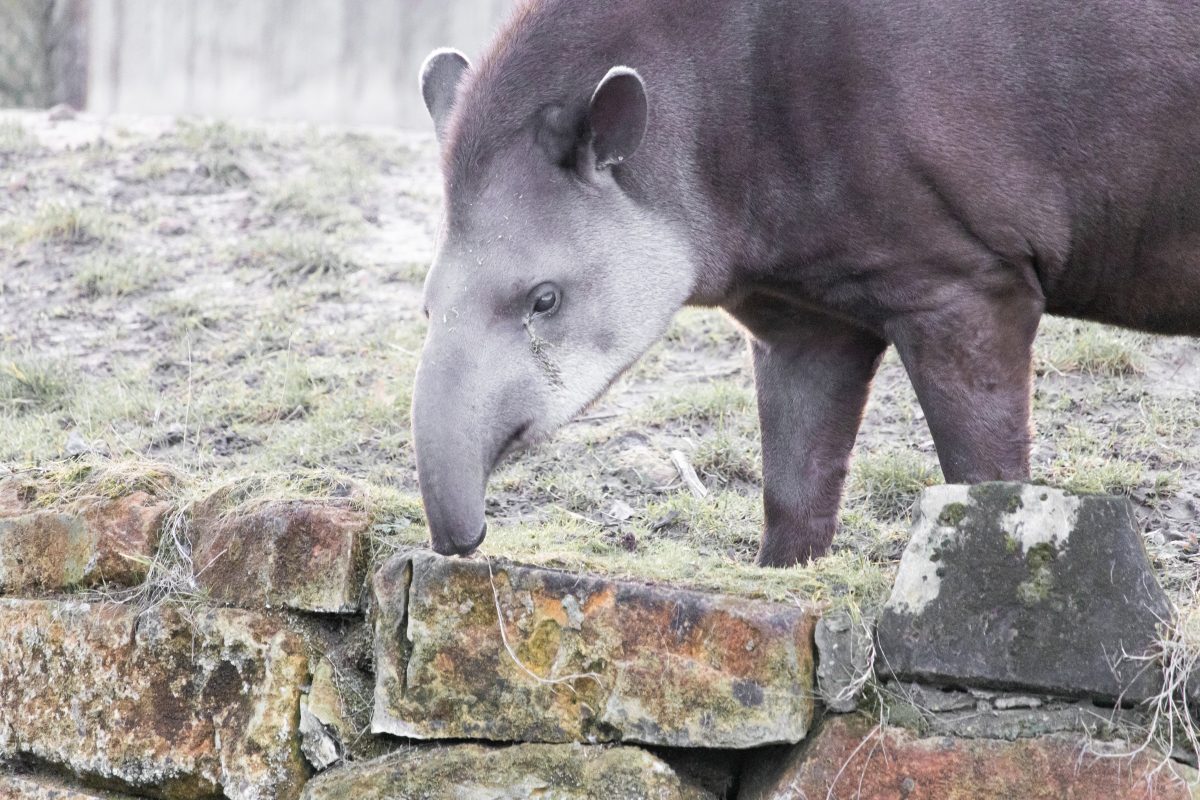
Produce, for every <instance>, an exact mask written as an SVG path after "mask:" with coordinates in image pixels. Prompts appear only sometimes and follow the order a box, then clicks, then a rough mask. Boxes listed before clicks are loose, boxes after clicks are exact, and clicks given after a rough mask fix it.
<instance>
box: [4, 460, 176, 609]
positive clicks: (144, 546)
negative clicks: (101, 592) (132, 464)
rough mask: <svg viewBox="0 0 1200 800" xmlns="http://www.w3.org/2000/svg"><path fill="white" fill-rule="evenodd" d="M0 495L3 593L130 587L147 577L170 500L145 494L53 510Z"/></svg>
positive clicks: (12, 489)
mask: <svg viewBox="0 0 1200 800" xmlns="http://www.w3.org/2000/svg"><path fill="white" fill-rule="evenodd" d="M16 487H17V485H16V484H15V483H13V482H9V483H8V484H7V488H5V489H4V491H3V492H2V493H0V594H16V593H19V592H30V591H60V590H63V589H70V588H86V587H91V586H97V585H99V584H107V585H109V586H132V585H136V584H137V583H139V582H141V581H142V580H143V579H144V578H145V576H146V570H147V564H148V562H149V560H150V559H151V558H152V557H153V555H154V550H155V548H156V547H157V546H158V538H159V531H160V529H161V528H162V522H163V518H164V516H165V515H166V512H167V509H168V504H167V503H165V502H162V501H160V500H156V499H155V498H153V497H151V496H150V495H148V494H146V493H145V492H134V493H132V494H130V495H128V496H126V497H121V498H118V499H115V500H111V499H104V498H92V499H87V500H81V501H79V502H76V503H72V504H70V505H67V506H64V507H62V508H54V509H40V510H35V509H33V508H31V507H30V506H29V505H28V504H26V503H24V502H22V498H21V495H20V494H19V492H18V490H17V488H16Z"/></svg>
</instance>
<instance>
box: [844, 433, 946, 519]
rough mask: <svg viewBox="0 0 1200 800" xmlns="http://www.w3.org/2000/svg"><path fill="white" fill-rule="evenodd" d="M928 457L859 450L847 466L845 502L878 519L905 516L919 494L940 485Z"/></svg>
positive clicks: (938, 471) (898, 451) (938, 475)
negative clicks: (864, 510)
mask: <svg viewBox="0 0 1200 800" xmlns="http://www.w3.org/2000/svg"><path fill="white" fill-rule="evenodd" d="M941 481H942V475H941V470H939V469H938V468H937V466H935V464H934V462H933V461H932V459H931V458H929V457H926V456H923V455H922V454H920V453H915V452H913V451H911V450H883V451H876V452H864V451H861V450H860V451H859V452H857V453H856V454H855V458H854V462H853V464H852V465H851V470H850V480H849V487H848V491H847V495H848V500H849V501H850V502H853V503H855V504H857V505H859V506H860V507H861V508H863V509H866V510H867V511H868V512H869V513H871V514H872V515H874V516H876V517H878V518H879V519H882V520H897V519H901V518H903V517H906V516H907V515H908V514H909V513H910V512H911V511H912V507H913V504H914V503H915V502H916V500H917V498H918V497H919V496H920V494H921V492H922V491H924V490H925V489H926V488H928V487H930V486H934V485H936V484H938V483H941Z"/></svg>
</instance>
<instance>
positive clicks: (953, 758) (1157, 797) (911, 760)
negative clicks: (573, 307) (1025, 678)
mask: <svg viewBox="0 0 1200 800" xmlns="http://www.w3.org/2000/svg"><path fill="white" fill-rule="evenodd" d="M877 723H878V721H877V720H875V719H868V718H865V717H862V716H841V717H831V718H829V719H828V720H827V721H826V722H825V724H823V725H822V726H821V728H820V729H819V730H818V731H817V732H816V733H815V734H814V735H813V738H812V740H811V741H810V742H807V743H805V744H804V745H801V746H800V747H796V748H792V749H791V750H790V752H787V753H786V754H784V755H783V757H782V758H780V757H779V755H778V754H775V755H773V756H771V757H768V758H764V759H763V760H761V761H759V762H757V763H754V764H751V765H749V767H748V768H747V769H746V770H744V771H743V788H742V791H741V793H740V794H739V796H738V797H739V800H807V799H808V798H826V799H827V800H840V799H841V798H845V799H846V800H850V798H853V799H854V800H897V798H904V799H905V800H980V798H1020V800H1069V799H1070V798H1107V800H1192V798H1193V792H1194V791H1196V790H1197V789H1200V783H1197V774H1196V771H1195V770H1194V769H1191V768H1190V767H1186V766H1184V765H1182V764H1178V763H1175V762H1170V761H1165V760H1164V759H1163V757H1162V756H1161V755H1158V754H1155V753H1153V752H1151V751H1144V752H1141V753H1139V754H1137V755H1125V754H1126V753H1130V752H1132V751H1133V750H1134V749H1135V746H1134V745H1129V744H1127V743H1124V742H1115V743H1104V742H1091V743H1089V742H1087V741H1086V740H1085V739H1081V738H1080V737H1078V736H1061V735H1054V736H1043V737H1039V738H1035V739H1020V740H1018V741H1015V742H1008V741H998V740H994V739H958V738H953V737H946V736H935V737H930V738H920V737H918V736H917V735H915V734H913V733H911V732H910V731H907V730H905V729H903V728H893V727H889V728H882V729H881V728H879V727H878V724H877Z"/></svg>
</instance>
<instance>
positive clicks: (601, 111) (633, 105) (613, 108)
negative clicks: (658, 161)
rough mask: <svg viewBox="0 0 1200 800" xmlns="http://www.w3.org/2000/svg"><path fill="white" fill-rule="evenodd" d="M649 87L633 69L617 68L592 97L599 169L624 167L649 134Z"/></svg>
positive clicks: (591, 122) (590, 114) (590, 117)
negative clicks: (623, 162)
mask: <svg viewBox="0 0 1200 800" xmlns="http://www.w3.org/2000/svg"><path fill="white" fill-rule="evenodd" d="M647 114H648V106H647V103H646V85H645V84H644V83H642V77H641V76H640V75H638V74H637V72H636V71H635V70H632V69H630V68H629V67H613V68H612V69H610V70H609V71H608V74H607V75H605V76H604V80H602V81H600V85H599V86H597V87H596V91H595V93H594V94H593V95H592V104H591V108H590V109H589V110H588V123H589V125H590V127H591V129H592V149H593V150H594V151H595V154H596V169H606V168H607V167H611V166H612V165H613V164H620V163H621V162H622V161H624V160H625V159H627V158H629V157H630V156H631V155H633V154H634V151H636V150H637V149H638V145H640V144H641V143H642V136H644V135H645V133H646V119H647Z"/></svg>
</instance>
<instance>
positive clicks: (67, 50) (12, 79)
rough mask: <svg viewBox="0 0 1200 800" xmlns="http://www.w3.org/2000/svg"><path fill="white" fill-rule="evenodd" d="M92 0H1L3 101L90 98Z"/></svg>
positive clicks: (32, 104) (39, 104)
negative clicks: (89, 30) (89, 43)
mask: <svg viewBox="0 0 1200 800" xmlns="http://www.w3.org/2000/svg"><path fill="white" fill-rule="evenodd" d="M87 12H88V0H0V106H18V107H26V108H45V107H48V106H52V105H54V104H56V103H70V104H71V105H73V106H75V107H76V108H82V107H83V106H84V104H85V103H86V102H87V62H88V56H87V30H88V26H87Z"/></svg>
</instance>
